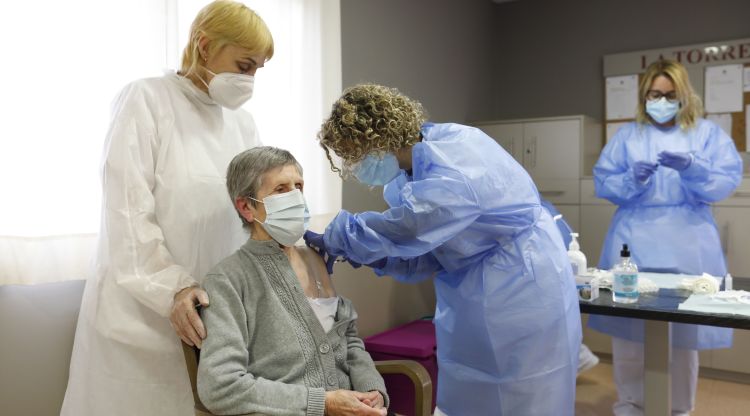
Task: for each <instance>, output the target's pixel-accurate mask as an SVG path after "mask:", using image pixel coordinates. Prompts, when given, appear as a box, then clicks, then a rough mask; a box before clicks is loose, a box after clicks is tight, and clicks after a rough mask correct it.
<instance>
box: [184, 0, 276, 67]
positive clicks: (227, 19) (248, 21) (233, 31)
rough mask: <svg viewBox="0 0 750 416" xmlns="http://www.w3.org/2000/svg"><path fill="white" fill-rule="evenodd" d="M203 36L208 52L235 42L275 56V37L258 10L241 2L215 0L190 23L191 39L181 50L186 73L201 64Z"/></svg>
mask: <svg viewBox="0 0 750 416" xmlns="http://www.w3.org/2000/svg"><path fill="white" fill-rule="evenodd" d="M203 36H205V37H206V38H208V39H209V40H210V42H209V43H208V46H207V48H206V52H207V53H208V54H209V55H213V54H214V53H216V52H218V51H219V50H221V49H222V48H223V47H224V46H226V45H228V44H233V45H236V46H239V47H242V48H245V49H247V50H249V51H250V53H251V54H262V55H263V56H265V57H266V60H268V59H271V57H272V56H273V37H272V36H271V32H270V31H269V30H268V27H267V26H266V23H265V22H264V21H263V19H261V18H260V16H258V14H257V13H255V12H254V11H253V10H251V9H250V8H248V7H247V6H245V5H244V4H242V3H238V2H235V1H231V0H216V1H214V2H212V3H209V4H208V5H207V6H205V7H204V8H203V9H201V11H200V12H198V15H197V16H195V20H193V24H192V25H191V26H190V40H189V41H188V44H187V46H185V50H184V51H183V52H182V67H181V69H180V73H181V74H183V75H187V74H189V73H191V72H193V71H194V70H195V69H196V67H198V66H199V65H200V63H199V60H200V58H201V55H200V51H199V50H198V48H199V43H200V40H201V38H202V37H203ZM259 64H260V62H259Z"/></svg>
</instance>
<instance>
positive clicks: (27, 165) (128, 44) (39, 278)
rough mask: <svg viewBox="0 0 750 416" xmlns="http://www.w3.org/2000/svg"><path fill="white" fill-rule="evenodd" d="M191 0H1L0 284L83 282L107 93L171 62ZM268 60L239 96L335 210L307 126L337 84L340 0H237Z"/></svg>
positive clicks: (94, 227) (174, 63)
mask: <svg viewBox="0 0 750 416" xmlns="http://www.w3.org/2000/svg"><path fill="white" fill-rule="evenodd" d="M207 3H208V1H206V0H202V1H198V0H160V1H156V0H129V1H127V2H125V1H117V0H105V1H102V0H64V1H61V0H57V1H53V0H42V1H35V2H12V3H8V4H5V3H3V4H2V5H0V14H2V15H3V16H5V17H6V19H4V24H3V25H0V36H2V38H3V39H6V43H5V48H4V51H3V54H4V58H3V65H0V77H1V78H2V79H3V80H4V81H5V82H4V87H3V94H2V95H3V98H4V99H3V103H2V104H0V105H2V106H3V107H4V108H3V111H1V112H0V114H2V116H0V117H2V123H0V126H1V127H2V128H3V133H2V135H1V136H0V190H2V194H3V195H2V203H0V284H18V283H20V284H31V283H42V282H52V281H61V280H71V279H84V278H86V277H87V276H88V273H90V270H91V264H92V260H93V257H94V254H95V253H94V251H95V244H96V238H97V235H96V233H97V231H98V227H99V218H100V214H99V213H100V208H101V207H100V194H101V191H100V177H99V173H100V172H99V164H100V158H101V151H102V145H103V142H104V137H105V134H106V131H107V127H108V125H109V109H110V103H111V101H112V99H113V98H114V97H115V95H116V94H117V92H118V91H119V90H120V89H121V88H122V87H123V86H124V85H125V84H126V83H128V82H130V81H132V80H135V79H137V78H141V77H147V76H159V75H160V74H161V73H162V72H163V70H164V69H167V68H172V69H175V68H177V67H178V65H179V60H180V56H181V53H182V48H183V47H184V45H185V43H186V41H187V37H188V31H189V27H190V23H191V22H192V19H193V17H194V16H195V14H196V13H197V12H198V10H199V9H200V8H201V7H203V6H204V5H205V4H207ZM245 3H246V4H247V5H248V6H249V7H251V8H252V9H254V10H256V11H257V12H258V14H260V15H261V17H263V19H264V20H265V21H266V23H267V24H268V26H269V28H270V29H271V32H272V33H273V35H274V40H275V51H276V52H275V55H274V57H273V59H272V60H271V61H269V62H268V63H267V64H266V67H265V68H263V69H261V70H260V71H258V73H257V74H256V76H257V78H256V92H255V95H254V97H253V99H252V100H251V101H250V102H249V103H248V104H247V109H248V110H249V111H251V112H252V113H253V116H254V117H255V120H256V123H257V124H258V128H259V131H260V136H261V140H262V141H263V142H264V144H268V145H273V146H278V147H283V148H286V149H288V150H290V151H292V152H293V153H294V154H295V156H296V157H298V158H299V160H300V163H302V165H303V168H304V169H305V182H306V189H305V195H306V198H307V200H308V204H309V205H310V209H311V212H312V213H313V214H320V213H325V212H331V211H335V210H338V209H339V208H340V206H341V183H340V181H339V179H338V177H336V176H335V175H334V174H332V173H331V172H330V169H329V168H328V162H327V160H326V159H325V156H324V154H323V152H322V150H320V148H319V146H318V145H317V141H316V140H315V133H316V132H317V130H318V128H319V127H320V123H321V121H322V119H323V117H324V116H325V114H326V112H328V111H329V108H330V104H331V103H332V102H333V99H334V98H335V97H336V96H337V95H338V94H339V92H340V88H341V70H340V68H341V66H340V40H339V36H340V33H339V32H340V30H339V27H340V23H339V14H338V13H339V2H338V1H326V0H265V1H262V0H257V1H245Z"/></svg>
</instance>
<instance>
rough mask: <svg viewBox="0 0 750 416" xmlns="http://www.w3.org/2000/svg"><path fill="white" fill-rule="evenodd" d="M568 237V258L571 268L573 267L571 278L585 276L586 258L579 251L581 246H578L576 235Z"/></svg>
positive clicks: (572, 234) (571, 234)
mask: <svg viewBox="0 0 750 416" xmlns="http://www.w3.org/2000/svg"><path fill="white" fill-rule="evenodd" d="M570 237H571V240H570V245H569V247H568V258H569V259H570V265H571V267H573V276H580V275H584V274H586V256H585V255H584V254H583V252H582V251H581V246H580V245H578V240H577V238H578V233H570Z"/></svg>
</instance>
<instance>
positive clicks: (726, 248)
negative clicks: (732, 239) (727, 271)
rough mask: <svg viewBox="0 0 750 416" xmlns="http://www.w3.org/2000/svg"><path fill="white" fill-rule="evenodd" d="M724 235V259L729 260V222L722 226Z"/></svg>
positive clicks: (722, 237)
mask: <svg viewBox="0 0 750 416" xmlns="http://www.w3.org/2000/svg"><path fill="white" fill-rule="evenodd" d="M721 229H722V231H723V232H722V233H721V234H722V236H721V248H722V250H723V251H724V257H725V259H724V261H728V259H726V257H727V255H728V254H729V223H728V222H727V223H726V224H724V225H723V226H722V227H721Z"/></svg>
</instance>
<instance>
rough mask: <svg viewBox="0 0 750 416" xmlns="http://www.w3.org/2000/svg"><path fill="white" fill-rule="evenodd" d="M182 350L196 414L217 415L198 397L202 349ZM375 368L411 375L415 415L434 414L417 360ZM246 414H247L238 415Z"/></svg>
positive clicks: (427, 381)
mask: <svg viewBox="0 0 750 416" xmlns="http://www.w3.org/2000/svg"><path fill="white" fill-rule="evenodd" d="M182 352H183V353H184V354H185V364H186V365H187V370H188V376H189V377H190V387H191V388H192V390H193V402H194V403H195V406H194V409H195V416H215V415H214V414H213V413H211V412H210V411H209V410H208V409H206V407H205V406H204V405H203V403H202V402H201V399H200V397H198V384H197V382H196V381H197V376H198V361H199V360H200V350H199V349H198V348H196V347H191V346H190V345H187V344H185V343H184V342H183V343H182ZM375 368H377V370H378V372H379V373H380V374H403V375H406V376H407V377H409V379H410V380H411V382H412V384H413V385H414V415H415V416H430V415H431V414H432V380H431V379H430V374H429V373H427V370H425V368H424V367H423V366H422V365H421V364H419V363H418V362H416V361H410V360H388V361H375ZM237 416H245V415H237Z"/></svg>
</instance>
